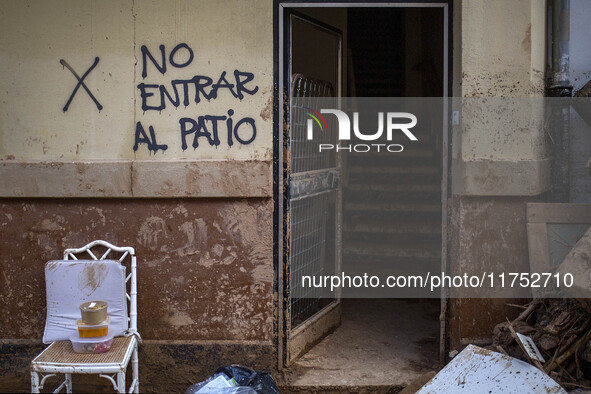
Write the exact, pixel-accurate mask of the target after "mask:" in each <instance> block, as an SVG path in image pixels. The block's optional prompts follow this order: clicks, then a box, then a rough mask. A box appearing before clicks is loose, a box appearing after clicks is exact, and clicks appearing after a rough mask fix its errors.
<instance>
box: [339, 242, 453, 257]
mask: <svg viewBox="0 0 591 394" xmlns="http://www.w3.org/2000/svg"><path fill="white" fill-rule="evenodd" d="M343 253H344V254H345V255H355V256H382V257H393V258H414V257H418V258H426V259H439V258H440V257H441V244H440V243H439V244H438V243H420V244H403V245H397V244H389V245H384V244H381V243H370V242H348V243H345V244H343Z"/></svg>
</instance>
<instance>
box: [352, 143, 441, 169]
mask: <svg viewBox="0 0 591 394" xmlns="http://www.w3.org/2000/svg"><path fill="white" fill-rule="evenodd" d="M353 144H355V142H354V143H353ZM407 145H408V144H403V146H404V147H405V150H403V151H402V152H399V153H390V152H386V151H384V150H383V149H382V150H381V152H379V153H349V152H345V154H346V155H347V165H348V166H351V167H353V166H365V167H373V166H375V167H395V166H400V165H403V166H409V165H433V166H437V167H439V166H440V165H441V163H440V161H441V157H439V155H436V154H433V155H428V154H426V153H425V152H423V151H420V152H419V153H417V154H414V152H413V153H412V154H411V153H410V152H412V151H411V150H410V149H406V148H407Z"/></svg>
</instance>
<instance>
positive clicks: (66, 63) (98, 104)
mask: <svg viewBox="0 0 591 394" xmlns="http://www.w3.org/2000/svg"><path fill="white" fill-rule="evenodd" d="M98 62H99V58H98V56H97V57H95V58H94V63H92V66H90V68H89V69H88V70H87V71H86V72H85V73H84V75H82V78H80V77H79V76H78V74H77V73H76V71H74V69H73V68H72V67H71V66H70V65H69V64H68V62H66V61H65V60H64V59H60V64H61V65H62V66H64V67H66V68H67V69H68V70H70V71H71V72H72V74H74V76H75V77H76V79H77V80H78V84H77V85H76V87H75V88H74V91H73V92H72V94H71V95H70V98H69V99H68V102H67V103H66V105H65V106H64V112H66V111H67V110H68V107H70V103H71V102H72V99H73V98H74V96H75V95H76V92H77V91H78V88H79V87H80V86H82V87H83V88H84V90H86V93H88V95H89V96H90V98H91V99H92V101H94V103H95V104H96V107H97V108H98V110H99V111H100V110H101V109H103V106H102V105H101V103H99V102H98V100H97V99H96V97H94V95H93V94H92V93H90V90H88V87H86V84H85V83H84V78H86V76H87V75H88V74H89V73H90V72H91V71H92V70H93V69H94V68H95V67H96V65H97V64H98Z"/></svg>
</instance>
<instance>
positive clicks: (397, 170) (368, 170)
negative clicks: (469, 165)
mask: <svg viewBox="0 0 591 394" xmlns="http://www.w3.org/2000/svg"><path fill="white" fill-rule="evenodd" d="M348 170H349V174H362V175H368V174H380V175H381V174H383V175H394V174H417V175H440V174H441V169H439V168H438V167H436V166H404V165H402V166H383V167H376V166H367V165H360V164H356V165H351V166H349V168H348Z"/></svg>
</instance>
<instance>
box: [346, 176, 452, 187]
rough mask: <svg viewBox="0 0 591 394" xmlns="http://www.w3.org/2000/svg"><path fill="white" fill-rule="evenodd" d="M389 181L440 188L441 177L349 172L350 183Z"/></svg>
mask: <svg viewBox="0 0 591 394" xmlns="http://www.w3.org/2000/svg"><path fill="white" fill-rule="evenodd" d="M374 183H388V184H398V185H408V186H411V185H433V186H435V187H437V188H439V185H441V179H440V177H439V175H438V174H424V175H423V174H421V175H417V174H376V173H368V174H349V177H348V184H359V185H367V184H374Z"/></svg>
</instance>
